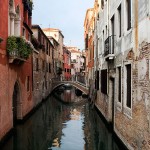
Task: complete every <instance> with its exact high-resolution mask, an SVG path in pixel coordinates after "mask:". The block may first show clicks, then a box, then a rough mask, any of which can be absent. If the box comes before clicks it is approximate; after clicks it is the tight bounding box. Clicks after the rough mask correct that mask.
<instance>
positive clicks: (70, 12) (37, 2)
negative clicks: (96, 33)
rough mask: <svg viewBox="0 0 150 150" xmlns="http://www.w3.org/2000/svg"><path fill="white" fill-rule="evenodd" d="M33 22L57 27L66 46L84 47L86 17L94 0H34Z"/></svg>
mask: <svg viewBox="0 0 150 150" xmlns="http://www.w3.org/2000/svg"><path fill="white" fill-rule="evenodd" d="M33 3H34V8H33V16H32V17H33V18H32V23H33V24H38V25H40V27H41V28H49V27H50V28H57V29H60V30H61V31H62V34H63V35H64V44H65V45H66V46H76V47H78V48H79V49H81V50H83V49H84V27H83V25H84V19H85V14H86V10H87V9H88V8H92V7H93V6H94V0H33Z"/></svg>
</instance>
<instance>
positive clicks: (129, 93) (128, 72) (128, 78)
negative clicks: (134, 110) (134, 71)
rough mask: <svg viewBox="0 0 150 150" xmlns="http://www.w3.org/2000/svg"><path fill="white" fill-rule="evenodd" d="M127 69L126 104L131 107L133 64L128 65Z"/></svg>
mask: <svg viewBox="0 0 150 150" xmlns="http://www.w3.org/2000/svg"><path fill="white" fill-rule="evenodd" d="M125 69H126V80H125V83H126V86H125V91H126V92H125V96H126V106H127V107H129V108H131V64H128V65H126V66H125Z"/></svg>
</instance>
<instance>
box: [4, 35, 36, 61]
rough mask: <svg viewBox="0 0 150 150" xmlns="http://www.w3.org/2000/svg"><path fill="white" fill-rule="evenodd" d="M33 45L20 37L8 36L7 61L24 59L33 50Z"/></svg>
mask: <svg viewBox="0 0 150 150" xmlns="http://www.w3.org/2000/svg"><path fill="white" fill-rule="evenodd" d="M33 49H34V48H33V45H32V44H31V43H30V42H29V41H26V40H25V39H23V38H22V37H15V36H10V37H8V39H7V53H8V56H9V63H14V62H17V64H19V63H20V62H24V61H26V60H27V59H28V58H29V56H30V54H31V53H32V51H33Z"/></svg>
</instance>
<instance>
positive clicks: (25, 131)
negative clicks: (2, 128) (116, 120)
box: [2, 89, 118, 150]
mask: <svg viewBox="0 0 150 150" xmlns="http://www.w3.org/2000/svg"><path fill="white" fill-rule="evenodd" d="M63 96H64V97H63ZM61 98H65V99H67V100H71V102H72V101H73V100H77V101H79V100H81V97H80V98H79V97H76V96H75V94H74V89H72V91H68V90H66V91H64V94H62V95H61ZM15 130H16V131H15V134H14V136H13V137H12V138H11V139H10V140H9V141H8V142H7V143H6V145H4V147H3V148H2V150H48V149H49V150H118V147H117V145H116V143H115V142H114V140H113V139H112V134H111V133H109V132H108V130H107V128H106V127H105V125H104V124H103V122H102V121H101V119H100V117H99V116H98V114H97V112H96V111H95V110H92V109H91V108H90V107H89V105H88V103H87V101H86V100H84V103H79V105H64V104H62V103H61V102H60V101H58V100H56V98H54V97H50V98H49V99H48V100H47V101H46V102H45V103H44V104H43V105H42V106H41V107H40V108H39V109H38V110H37V111H36V113H35V114H34V115H33V116H31V117H30V118H29V119H28V120H27V121H26V122H25V123H24V124H22V125H18V126H17V127H16V129H15Z"/></svg>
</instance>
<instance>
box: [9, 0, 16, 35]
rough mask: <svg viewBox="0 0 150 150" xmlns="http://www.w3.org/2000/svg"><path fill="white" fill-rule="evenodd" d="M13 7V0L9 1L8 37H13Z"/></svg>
mask: <svg viewBox="0 0 150 150" xmlns="http://www.w3.org/2000/svg"><path fill="white" fill-rule="evenodd" d="M15 15H16V13H15V6H14V0H9V20H8V23H9V25H8V26H9V35H14V20H15Z"/></svg>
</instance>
